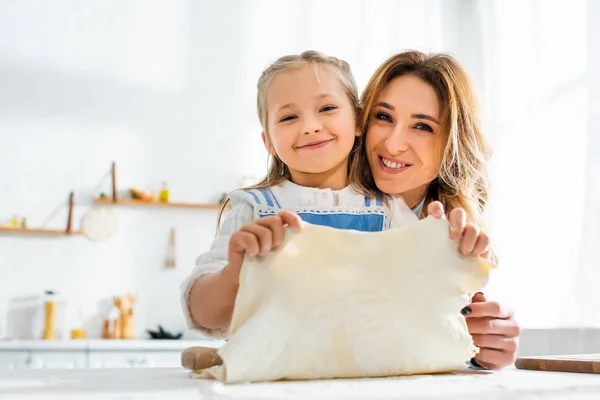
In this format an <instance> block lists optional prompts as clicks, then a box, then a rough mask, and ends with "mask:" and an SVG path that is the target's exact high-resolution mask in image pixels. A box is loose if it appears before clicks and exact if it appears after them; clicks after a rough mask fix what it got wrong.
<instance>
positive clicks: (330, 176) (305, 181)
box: [290, 160, 348, 190]
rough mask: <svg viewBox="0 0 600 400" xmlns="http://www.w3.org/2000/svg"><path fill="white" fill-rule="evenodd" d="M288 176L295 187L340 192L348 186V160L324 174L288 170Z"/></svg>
mask: <svg viewBox="0 0 600 400" xmlns="http://www.w3.org/2000/svg"><path fill="white" fill-rule="evenodd" d="M290 175H291V176H292V179H291V181H292V182H294V183H295V184H296V185H300V186H306V187H313V188H317V189H331V190H341V189H343V188H345V187H346V186H347V185H348V160H344V161H343V162H342V163H340V164H338V165H336V166H335V167H333V168H332V169H330V170H328V171H325V172H319V173H310V172H301V171H294V170H291V169H290Z"/></svg>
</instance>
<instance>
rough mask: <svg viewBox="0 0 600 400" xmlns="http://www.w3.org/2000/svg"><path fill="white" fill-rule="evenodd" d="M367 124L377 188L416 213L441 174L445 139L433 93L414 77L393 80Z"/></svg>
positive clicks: (370, 158) (369, 147)
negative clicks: (401, 198) (419, 204)
mask: <svg viewBox="0 0 600 400" xmlns="http://www.w3.org/2000/svg"><path fill="white" fill-rule="evenodd" d="M369 119H370V121H369V129H368V130H367V138H366V152H367V157H368V160H369V165H370V167H371V171H372V173H373V178H374V179H375V184H376V185H377V187H378V188H379V190H381V191H382V192H384V193H387V194H400V195H402V196H403V197H404V200H405V201H406V204H408V205H409V206H410V207H414V206H415V205H417V204H418V203H419V201H421V199H422V198H423V196H425V192H426V190H427V187H428V185H429V183H430V182H431V181H432V180H433V179H435V177H436V176H437V175H438V173H439V170H440V160H441V154H442V149H443V145H444V142H445V138H444V137H443V135H442V132H441V128H440V104H439V101H438V98H437V95H436V93H435V91H434V90H433V88H432V87H431V86H430V85H429V84H428V83H426V82H425V81H423V80H422V79H421V78H419V77H417V76H415V75H411V74H407V75H402V76H399V77H397V78H394V79H393V80H392V81H390V82H389V83H388V84H387V86H385V88H384V89H383V90H382V91H381V94H380V95H379V97H378V98H377V101H376V103H375V107H374V108H373V110H372V112H371V115H370V117H369Z"/></svg>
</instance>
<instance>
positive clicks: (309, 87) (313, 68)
mask: <svg viewBox="0 0 600 400" xmlns="http://www.w3.org/2000/svg"><path fill="white" fill-rule="evenodd" d="M344 93H345V90H344V86H343V85H342V83H341V82H340V80H339V79H338V77H337V75H336V74H335V73H334V71H332V70H331V68H330V67H328V66H326V65H315V64H304V65H301V66H298V67H294V68H290V69H287V70H285V71H281V72H279V73H278V74H277V75H276V76H275V77H274V78H273V80H272V81H271V83H270V84H269V86H268V89H267V105H268V107H269V108H272V107H280V106H282V105H285V104H288V103H296V102H303V101H309V100H316V99H318V98H322V97H325V96H327V95H328V96H332V97H338V96H341V95H343V94H344Z"/></svg>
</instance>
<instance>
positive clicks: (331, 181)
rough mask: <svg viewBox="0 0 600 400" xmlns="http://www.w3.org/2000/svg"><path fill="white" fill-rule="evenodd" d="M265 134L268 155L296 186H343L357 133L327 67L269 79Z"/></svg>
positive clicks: (299, 69) (292, 71)
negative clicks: (281, 164)
mask: <svg viewBox="0 0 600 400" xmlns="http://www.w3.org/2000/svg"><path fill="white" fill-rule="evenodd" d="M267 132H268V137H267V136H266V134H265V133H264V132H263V140H264V141H265V146H266V147H267V150H268V151H269V152H270V153H271V154H272V155H273V156H277V157H279V158H280V159H281V161H283V162H284V163H285V164H286V165H287V166H288V168H289V170H290V172H291V175H292V180H293V181H294V182H295V183H297V184H300V185H305V186H316V187H330V188H332V189H341V188H342V187H343V186H345V185H346V179H347V164H348V155H349V154H350V151H351V150H352V146H353V145H354V140H355V137H356V136H358V135H359V134H360V131H359V130H358V129H357V126H356V117H355V115H354V110H353V107H352V104H351V103H350V100H349V99H348V96H347V95H346V92H345V90H344V87H343V86H342V84H341V83H340V81H339V80H338V79H337V78H336V76H335V74H334V73H333V72H332V71H331V70H330V69H329V67H326V66H324V67H318V68H315V67H314V66H313V65H305V66H301V67H297V68H293V69H290V70H287V71H283V72H281V73H279V74H278V75H277V76H276V77H275V78H274V79H273V81H272V82H271V84H270V85H269V89H268V92H267ZM332 186H341V187H332Z"/></svg>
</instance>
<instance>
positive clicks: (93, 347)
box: [0, 339, 225, 393]
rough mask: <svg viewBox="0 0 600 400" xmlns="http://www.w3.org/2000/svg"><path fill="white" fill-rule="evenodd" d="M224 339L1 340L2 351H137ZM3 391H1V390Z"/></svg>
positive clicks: (216, 342) (216, 344)
mask: <svg viewBox="0 0 600 400" xmlns="http://www.w3.org/2000/svg"><path fill="white" fill-rule="evenodd" d="M224 343H225V341H223V340H215V339H199V340H162V339H161V340H144V339H140V340H134V339H132V340H129V339H128V340H119V339H114V340H113V339H81V340H0V351H28V350H48V351H53V350H56V351H58V350H61V351H64V350H73V351H76V350H80V351H110V350H119V351H127V350H131V351H135V350H155V351H165V350H183V349H186V348H188V347H191V346H209V347H220V346H221V345H222V344H224ZM0 393H1V392H0Z"/></svg>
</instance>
